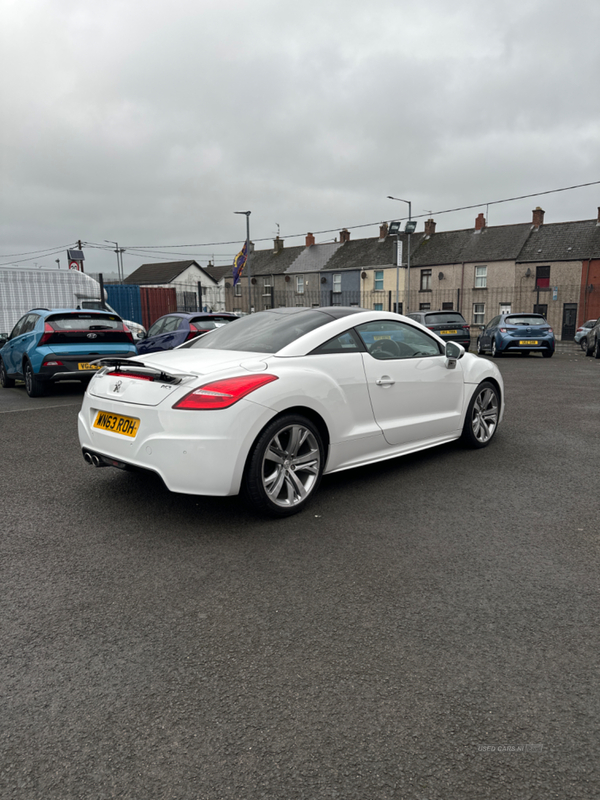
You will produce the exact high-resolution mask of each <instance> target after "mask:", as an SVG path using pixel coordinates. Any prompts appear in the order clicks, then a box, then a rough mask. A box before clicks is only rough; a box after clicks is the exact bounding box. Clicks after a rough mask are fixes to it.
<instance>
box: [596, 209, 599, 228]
mask: <svg viewBox="0 0 600 800" xmlns="http://www.w3.org/2000/svg"><path fill="white" fill-rule="evenodd" d="M596 225H600V206H598V220H597V222H596Z"/></svg>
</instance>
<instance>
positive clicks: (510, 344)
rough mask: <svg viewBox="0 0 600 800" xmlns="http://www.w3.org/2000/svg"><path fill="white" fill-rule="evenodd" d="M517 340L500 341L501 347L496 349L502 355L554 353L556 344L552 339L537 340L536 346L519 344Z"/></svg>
mask: <svg viewBox="0 0 600 800" xmlns="http://www.w3.org/2000/svg"><path fill="white" fill-rule="evenodd" d="M519 341H522V340H519V339H508V340H506V339H504V340H502V344H501V347H499V348H498V349H499V350H500V351H501V352H502V353H511V352H513V353H516V352H519V351H525V352H529V351H531V352H535V351H538V352H542V351H543V350H549V351H550V352H552V353H553V352H554V350H555V347H556V343H555V340H554V339H538V340H537V341H538V344H519Z"/></svg>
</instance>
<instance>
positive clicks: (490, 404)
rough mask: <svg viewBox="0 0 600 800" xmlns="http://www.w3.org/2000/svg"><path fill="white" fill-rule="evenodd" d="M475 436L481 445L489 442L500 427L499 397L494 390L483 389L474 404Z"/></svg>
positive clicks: (473, 426)
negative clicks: (498, 426)
mask: <svg viewBox="0 0 600 800" xmlns="http://www.w3.org/2000/svg"><path fill="white" fill-rule="evenodd" d="M471 425H472V429H473V436H474V437H475V439H477V441H478V442H480V443H481V444H485V443H486V442H488V441H489V440H490V439H491V438H492V436H493V435H494V431H495V430H496V427H497V425H498V396H497V394H496V392H494V391H493V390H492V389H490V388H488V387H485V388H483V389H481V391H480V392H479V394H478V395H477V397H476V399H475V403H474V404H473V416H472V418H471Z"/></svg>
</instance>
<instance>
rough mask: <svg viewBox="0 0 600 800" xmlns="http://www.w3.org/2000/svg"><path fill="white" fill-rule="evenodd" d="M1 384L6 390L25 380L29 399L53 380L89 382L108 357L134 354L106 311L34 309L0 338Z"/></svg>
mask: <svg viewBox="0 0 600 800" xmlns="http://www.w3.org/2000/svg"><path fill="white" fill-rule="evenodd" d="M0 348H1V349H0V384H1V385H2V386H3V387H4V388H5V389H10V388H11V387H12V386H14V385H15V380H24V381H25V389H26V390H27V394H28V395H29V396H30V397H39V396H40V395H43V394H44V391H45V389H46V387H47V386H48V385H49V384H51V383H55V382H56V381H64V380H78V381H81V382H82V383H84V382H85V383H87V382H88V381H89V380H90V379H91V377H92V375H93V374H94V372H95V371H96V370H97V369H99V367H97V366H96V365H95V364H93V363H92V362H94V361H95V360H96V359H98V358H102V357H106V356H120V357H121V358H128V357H129V356H133V355H135V354H136V351H135V345H134V343H133V337H132V335H131V331H130V330H129V329H128V327H127V326H126V325H125V323H124V322H123V320H122V319H121V317H119V316H118V315H117V314H111V313H109V312H107V311H83V310H79V311H75V310H73V309H60V308H53V309H47V308H34V309H32V310H31V311H29V312H28V313H27V314H25V315H24V316H23V317H21V319H20V320H19V321H18V322H17V324H16V325H15V327H14V328H13V329H12V331H11V334H10V336H9V337H8V339H6V340H4V339H0Z"/></svg>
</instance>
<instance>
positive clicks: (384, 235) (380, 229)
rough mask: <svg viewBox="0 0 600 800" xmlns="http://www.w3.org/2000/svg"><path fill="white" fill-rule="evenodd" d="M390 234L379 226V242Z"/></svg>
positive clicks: (384, 225) (385, 225)
mask: <svg viewBox="0 0 600 800" xmlns="http://www.w3.org/2000/svg"><path fill="white" fill-rule="evenodd" d="M598 211H600V209H598ZM388 233H389V228H388V225H387V222H382V223H381V225H380V226H379V241H380V242H381V241H383V240H384V239H387V235H388Z"/></svg>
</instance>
